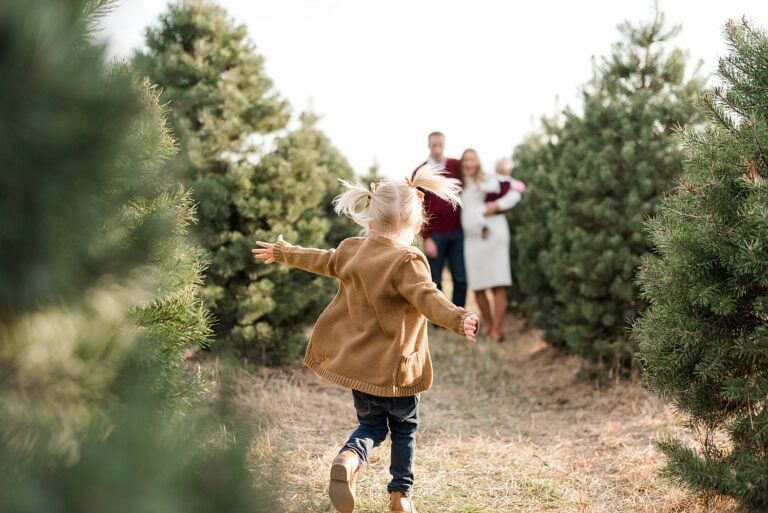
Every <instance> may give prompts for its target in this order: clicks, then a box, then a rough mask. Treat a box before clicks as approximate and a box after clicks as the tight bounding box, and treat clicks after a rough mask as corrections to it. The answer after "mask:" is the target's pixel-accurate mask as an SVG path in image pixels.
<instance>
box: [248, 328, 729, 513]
mask: <svg viewBox="0 0 768 513" xmlns="http://www.w3.org/2000/svg"><path fill="white" fill-rule="evenodd" d="M506 337H507V340H508V342H506V343H504V344H501V345H493V344H492V343H490V342H487V341H486V342H481V343H480V344H479V345H477V346H476V347H474V348H469V347H468V346H467V345H466V343H464V342H463V341H462V339H459V338H458V337H457V336H455V335H452V334H450V333H447V332H445V331H439V332H435V333H433V334H432V336H431V340H430V347H431V350H432V353H433V359H434V362H435V372H436V380H435V385H434V387H433V389H432V390H430V391H429V392H426V393H425V394H424V395H423V397H422V403H421V404H422V410H421V412H422V425H421V428H420V432H419V438H418V447H417V455H416V468H415V473H416V489H415V494H414V496H415V502H416V507H417V509H418V510H419V511H420V512H421V513H437V512H440V513H447V512H454V513H480V512H487V513H489V512H505V513H506V512H574V513H587V512H588V513H608V512H610V513H616V512H627V513H628V512H633V513H643V512H648V513H650V512H654V513H678V512H686V513H715V512H717V513H731V512H735V511H736V509H735V507H734V505H733V504H731V503H729V502H728V501H722V500H721V501H716V502H712V503H709V504H706V503H704V502H703V501H700V500H696V499H694V498H692V497H691V496H690V495H689V494H687V493H686V492H684V491H682V490H680V489H678V488H676V487H675V486H673V485H671V484H669V483H667V482H666V481H664V480H663V479H661V478H660V477H659V476H658V468H659V465H660V464H661V460H662V458H661V456H660V455H659V453H658V452H657V451H656V450H655V449H654V447H653V444H652V441H653V440H654V439H655V438H656V437H657V436H658V435H660V434H662V433H672V434H675V435H677V436H682V437H685V436H687V431H686V430H685V429H684V427H683V423H682V421H681V419H680V418H678V417H676V415H675V414H674V412H672V410H671V409H670V408H669V407H667V406H665V405H664V404H663V403H662V402H661V401H659V400H657V399H656V398H654V397H653V396H651V395H650V394H648V393H647V392H646V391H645V390H643V389H642V388H641V387H640V386H639V385H638V384H637V383H623V384H620V385H617V386H614V387H610V388H607V389H597V388H596V387H595V386H594V385H592V384H589V383H581V382H578V381H576V379H575V375H576V373H577V371H578V369H579V367H580V361H579V360H578V358H575V357H563V356H561V355H558V354H557V353H556V352H554V351H553V350H552V349H550V348H549V347H548V346H547V345H546V344H545V343H544V342H542V340H541V338H540V335H539V333H538V332H536V331H529V330H525V329H523V328H522V323H520V322H519V321H516V320H511V321H510V322H509V323H508V326H507V330H506ZM239 387H240V388H239V394H240V399H241V400H242V404H243V405H244V408H246V409H250V410H252V412H253V415H254V418H255V419H260V420H263V419H265V418H269V419H270V422H269V425H268V427H267V428H266V429H265V430H264V431H263V433H262V436H261V438H260V439H259V441H258V442H257V443H256V444H255V445H254V448H253V451H254V456H255V457H254V462H259V461H261V462H262V465H265V466H263V467H261V468H260V469H257V470H261V471H264V470H265V469H266V470H267V472H268V475H267V477H266V479H269V480H274V482H275V483H276V487H279V490H280V491H279V494H280V500H281V502H282V504H283V506H284V508H285V510H286V511H290V512H298V513H310V512H311V513H323V512H331V511H333V509H332V507H331V505H330V503H329V501H328V499H327V495H326V488H327V475H328V466H329V463H330V461H331V460H332V459H333V457H334V456H335V454H336V452H337V451H338V450H339V448H340V446H341V444H342V443H343V442H344V441H345V440H346V437H347V436H348V434H349V432H350V431H351V430H352V429H353V428H354V426H355V417H354V410H353V407H352V400H351V396H350V393H349V391H348V390H345V389H342V388H339V387H337V386H334V385H331V384H328V383H326V382H324V381H322V380H320V379H319V378H316V377H315V376H314V375H313V374H311V373H310V372H308V371H306V370H304V369H302V368H299V367H294V368H289V369H279V370H260V371H258V372H255V373H250V374H245V375H243V376H242V378H241V379H240V380H239ZM273 461H282V462H283V464H282V465H280V466H278V468H276V469H275V468H272V467H271V463H270V462H273ZM388 461H389V450H388V446H387V445H386V444H385V445H383V446H382V447H380V448H378V449H377V450H376V451H374V454H373V457H372V458H371V461H370V464H369V467H368V469H367V470H366V471H365V473H364V474H363V475H362V478H361V481H360V483H359V486H358V502H359V507H358V509H357V510H356V511H359V512H360V513H373V512H384V511H387V494H386V483H387V481H388V479H389V475H388V472H387V468H388ZM254 465H256V463H254ZM278 483H279V486H278Z"/></svg>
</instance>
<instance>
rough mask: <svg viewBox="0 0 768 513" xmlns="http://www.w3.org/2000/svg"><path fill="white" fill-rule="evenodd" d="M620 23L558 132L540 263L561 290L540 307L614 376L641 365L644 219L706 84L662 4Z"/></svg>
mask: <svg viewBox="0 0 768 513" xmlns="http://www.w3.org/2000/svg"><path fill="white" fill-rule="evenodd" d="M619 29H620V32H621V34H622V36H623V39H622V40H621V41H620V42H619V43H617V44H616V45H614V48H613V51H612V53H611V55H610V56H608V57H606V58H603V59H601V60H600V61H599V62H598V63H596V65H595V71H594V78H593V79H592V81H591V82H590V83H589V84H588V86H587V87H586V88H585V90H584V93H583V101H584V106H583V113H582V114H576V113H573V112H568V111H566V113H565V114H566V115H565V118H566V120H565V122H564V124H563V126H562V128H561V130H560V131H559V132H558V137H559V139H558V141H557V142H556V143H555V146H557V149H556V150H553V151H554V154H555V155H556V159H555V162H554V166H553V168H552V169H551V170H550V172H549V173H550V174H551V181H552V182H551V184H552V187H551V191H552V195H553V196H552V198H551V205H550V206H549V210H548V212H547V213H546V229H547V237H548V238H547V239H546V243H547V247H546V248H544V249H542V250H541V251H540V252H539V264H538V265H539V266H540V268H541V270H542V273H543V275H544V276H546V279H547V283H548V286H549V287H550V288H551V290H552V291H554V300H553V304H552V305H551V308H549V309H548V310H545V311H541V310H539V311H538V312H539V313H538V316H539V317H541V316H544V315H546V316H549V317H550V322H551V323H554V326H552V325H550V326H548V327H549V330H548V331H549V332H550V333H553V334H554V335H555V342H556V343H557V342H559V340H562V342H563V343H564V344H565V345H567V347H568V348H569V349H571V350H572V351H575V352H577V353H579V354H582V355H584V356H586V357H587V358H588V360H589V361H591V362H593V364H594V369H595V370H597V371H600V372H601V373H602V370H607V371H608V372H609V375H610V374H612V375H618V374H623V373H624V372H626V370H627V369H630V370H631V369H632V367H633V353H634V346H633V345H632V344H631V343H630V342H629V341H628V337H627V323H628V322H631V321H632V320H633V319H634V318H635V317H636V315H637V314H638V312H640V311H641V310H642V308H643V307H644V303H643V302H642V301H641V300H640V298H639V294H638V291H637V289H636V286H635V285H634V283H633V280H634V277H635V269H636V267H637V266H638V265H639V259H640V257H641V256H642V255H643V254H646V253H647V252H648V251H649V244H648V241H647V239H646V237H645V235H644V233H643V231H642V223H643V220H644V219H645V218H646V217H647V216H649V215H651V214H653V212H654V211H655V208H656V205H657V203H658V198H659V197H660V196H661V195H662V194H663V193H664V192H665V191H667V190H669V189H670V188H671V186H672V182H673V180H674V178H675V177H676V176H677V175H678V173H679V172H680V167H681V164H680V160H681V156H680V150H679V147H678V142H677V140H676V139H675V137H674V133H675V131H676V130H677V128H678V127H679V126H681V125H685V124H688V123H693V122H695V120H696V118H695V111H694V109H693V108H692V107H691V98H692V97H693V95H694V94H696V92H697V91H698V90H699V89H700V86H701V80H700V79H698V78H696V77H694V78H691V79H686V76H685V55H684V53H683V52H682V51H681V50H679V49H676V48H673V49H668V48H667V44H668V42H669V40H670V39H671V38H673V37H674V36H675V34H676V33H677V31H678V29H677V28H675V27H673V28H667V27H666V25H665V23H664V17H663V15H662V14H661V13H657V15H656V17H655V19H654V20H653V21H652V22H651V23H644V24H638V25H633V24H630V23H625V24H623V25H621V26H620V27H619ZM545 162H546V161H545ZM524 222H525V221H521V223H524ZM536 237H537V238H535V239H533V240H532V241H531V242H528V241H526V240H524V239H523V237H516V241H517V244H518V251H520V252H521V253H526V254H529V255H530V251H531V250H530V248H529V247H528V245H529V244H530V245H532V246H534V247H535V246H536V245H538V246H539V247H540V246H541V243H542V240H541V237H542V236H541V235H536ZM542 305H544V303H542Z"/></svg>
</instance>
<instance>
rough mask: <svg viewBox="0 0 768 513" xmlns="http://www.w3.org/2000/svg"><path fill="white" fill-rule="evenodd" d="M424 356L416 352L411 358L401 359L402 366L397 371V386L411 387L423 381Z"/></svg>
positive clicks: (404, 357)
mask: <svg viewBox="0 0 768 513" xmlns="http://www.w3.org/2000/svg"><path fill="white" fill-rule="evenodd" d="M422 367H423V362H422V356H421V352H420V351H414V352H413V353H411V354H410V355H409V356H403V357H401V358H400V366H399V368H398V370H397V386H398V387H410V386H414V385H416V384H417V383H419V382H420V381H421V373H422Z"/></svg>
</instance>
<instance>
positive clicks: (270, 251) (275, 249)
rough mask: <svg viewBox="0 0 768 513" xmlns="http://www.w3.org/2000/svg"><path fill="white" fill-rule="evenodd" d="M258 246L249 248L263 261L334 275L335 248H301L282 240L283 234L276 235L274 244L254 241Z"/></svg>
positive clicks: (324, 274)
mask: <svg viewBox="0 0 768 513" xmlns="http://www.w3.org/2000/svg"><path fill="white" fill-rule="evenodd" d="M256 244H258V245H259V246H261V247H259V248H254V249H252V250H251V253H253V256H255V257H256V258H258V259H260V260H264V263H266V264H271V263H273V262H282V263H284V264H288V265H290V266H293V267H298V268H299V269H303V270H305V271H309V272H311V273H315V274H322V275H323V276H331V277H336V276H337V274H336V250H335V249H316V248H302V247H301V246H294V245H293V244H289V243H287V242H285V241H284V240H283V236H282V235H280V236H278V237H277V242H275V243H274V244H272V243H269V242H264V241H256Z"/></svg>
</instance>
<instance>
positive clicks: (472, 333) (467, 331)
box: [464, 314, 480, 344]
mask: <svg viewBox="0 0 768 513" xmlns="http://www.w3.org/2000/svg"><path fill="white" fill-rule="evenodd" d="M479 326H480V318H479V317H478V316H477V315H475V314H472V315H468V316H467V318H466V319H464V336H465V337H467V342H469V343H470V344H473V343H474V342H475V340H476V338H477V328H478V327H479Z"/></svg>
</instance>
